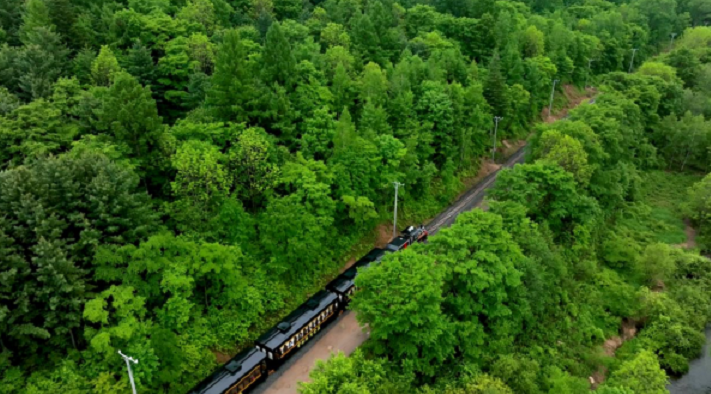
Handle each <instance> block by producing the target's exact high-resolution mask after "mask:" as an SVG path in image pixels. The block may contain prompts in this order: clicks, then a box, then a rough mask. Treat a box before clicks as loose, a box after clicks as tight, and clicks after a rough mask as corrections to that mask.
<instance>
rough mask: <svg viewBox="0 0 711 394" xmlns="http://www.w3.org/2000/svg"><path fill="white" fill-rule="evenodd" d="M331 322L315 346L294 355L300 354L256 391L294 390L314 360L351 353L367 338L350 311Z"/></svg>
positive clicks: (306, 378)
mask: <svg viewBox="0 0 711 394" xmlns="http://www.w3.org/2000/svg"><path fill="white" fill-rule="evenodd" d="M334 324H335V325H336V326H335V327H333V328H332V329H331V330H329V331H328V332H327V333H325V335H324V336H323V337H321V338H319V341H318V343H316V344H315V346H313V347H312V348H310V349H309V351H308V352H306V353H304V354H301V355H297V356H300V357H301V358H299V359H298V360H297V361H296V363H295V364H294V365H293V366H292V367H291V368H289V369H287V370H286V371H284V372H283V373H282V375H281V376H279V378H278V379H277V380H276V381H274V383H272V384H271V385H270V386H269V387H268V388H267V389H266V390H264V391H262V392H261V393H260V394H296V392H297V391H296V390H297V388H298V382H308V381H309V380H310V379H309V373H310V372H311V370H312V369H313V368H314V367H315V366H316V361H317V360H327V359H328V358H329V357H330V356H331V353H334V354H335V353H338V352H339V351H342V352H343V353H345V354H351V353H353V351H355V350H356V348H357V347H358V346H359V345H360V344H361V343H363V342H365V340H366V339H368V333H366V332H363V330H361V328H360V326H359V325H358V321H356V317H355V313H353V312H346V313H345V314H344V315H343V316H341V318H339V319H338V320H337V321H336V322H335V323H334Z"/></svg>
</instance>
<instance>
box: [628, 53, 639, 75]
mask: <svg viewBox="0 0 711 394" xmlns="http://www.w3.org/2000/svg"><path fill="white" fill-rule="evenodd" d="M638 50H639V49H638V48H633V49H632V60H630V71H629V73H631V72H632V67H634V55H635V54H636V53H637V51H638Z"/></svg>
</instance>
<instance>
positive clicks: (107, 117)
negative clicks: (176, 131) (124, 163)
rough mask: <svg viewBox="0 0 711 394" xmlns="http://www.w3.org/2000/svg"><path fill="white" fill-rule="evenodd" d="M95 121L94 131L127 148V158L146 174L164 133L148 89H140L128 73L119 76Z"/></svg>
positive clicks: (109, 90)
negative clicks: (100, 132) (106, 133)
mask: <svg viewBox="0 0 711 394" xmlns="http://www.w3.org/2000/svg"><path fill="white" fill-rule="evenodd" d="M97 117H98V120H97V124H96V125H97V128H98V129H99V130H101V131H106V132H108V133H110V134H111V135H112V136H113V138H114V139H115V141H116V142H117V143H119V144H123V145H125V146H127V147H128V148H129V152H130V157H131V158H132V159H134V160H136V161H137V162H138V163H139V166H140V167H141V168H143V169H144V171H145V169H146V167H147V164H148V160H149V157H151V154H152V153H153V152H154V150H155V149H156V148H157V145H158V142H159V138H160V136H161V134H162V133H163V125H162V119H161V117H160V116H158V108H157V106H156V102H155V100H154V99H153V97H151V89H150V88H147V87H142V86H141V85H140V84H139V83H138V81H136V79H135V78H134V77H132V76H131V75H129V74H128V73H125V72H121V73H118V74H117V75H116V76H115V79H114V83H113V85H111V87H110V88H109V89H108V91H107V92H106V95H105V97H104V98H103V102H102V103H101V107H100V109H99V110H98V115H97ZM154 164H155V163H154Z"/></svg>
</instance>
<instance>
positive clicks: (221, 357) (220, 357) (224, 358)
mask: <svg viewBox="0 0 711 394" xmlns="http://www.w3.org/2000/svg"><path fill="white" fill-rule="evenodd" d="M212 354H214V355H215V358H216V359H217V362H218V363H220V364H224V363H226V362H228V361H230V359H231V358H232V356H230V355H229V354H227V353H222V352H218V351H217V350H213V351H212Z"/></svg>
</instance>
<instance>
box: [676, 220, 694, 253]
mask: <svg viewBox="0 0 711 394" xmlns="http://www.w3.org/2000/svg"><path fill="white" fill-rule="evenodd" d="M684 224H685V225H686V228H685V229H684V231H685V232H686V242H684V243H683V244H681V245H679V246H681V247H683V248H686V249H693V248H695V247H696V229H694V228H693V227H691V221H689V219H684Z"/></svg>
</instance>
